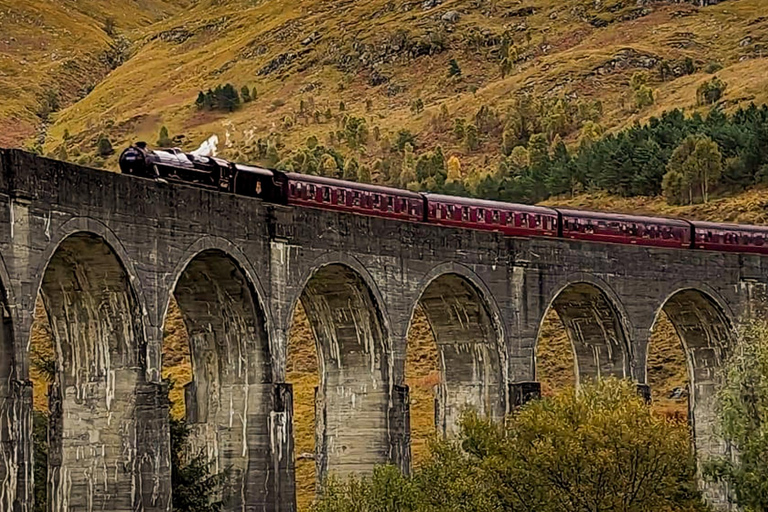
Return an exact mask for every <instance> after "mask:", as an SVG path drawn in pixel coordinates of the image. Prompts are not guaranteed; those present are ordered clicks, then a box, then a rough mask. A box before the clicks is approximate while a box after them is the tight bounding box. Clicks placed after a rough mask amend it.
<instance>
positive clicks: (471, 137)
mask: <svg viewBox="0 0 768 512" xmlns="http://www.w3.org/2000/svg"><path fill="white" fill-rule="evenodd" d="M464 145H465V146H466V147H467V150H469V151H477V148H479V147H480V135H479V133H478V131H477V127H476V126H475V125H473V124H470V125H468V126H467V127H466V128H465V129H464Z"/></svg>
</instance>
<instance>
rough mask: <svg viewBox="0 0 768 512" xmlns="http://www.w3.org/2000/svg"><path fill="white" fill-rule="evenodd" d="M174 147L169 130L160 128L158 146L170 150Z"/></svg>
mask: <svg viewBox="0 0 768 512" xmlns="http://www.w3.org/2000/svg"><path fill="white" fill-rule="evenodd" d="M172 145H173V141H171V138H170V137H169V136H168V128H166V127H165V126H163V127H161V128H160V134H159V136H158V138H157V146H158V147H161V148H169V147H171V146H172Z"/></svg>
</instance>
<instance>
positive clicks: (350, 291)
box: [291, 255, 395, 482]
mask: <svg viewBox="0 0 768 512" xmlns="http://www.w3.org/2000/svg"><path fill="white" fill-rule="evenodd" d="M302 283H303V284H302V287H301V293H300V295H299V296H297V297H296V298H295V299H294V300H293V301H292V308H291V309H292V310H295V309H296V305H297V303H298V302H299V301H301V304H302V306H303V308H304V311H305V312H306V315H307V318H308V320H309V324H310V327H311V330H312V334H313V336H314V339H315V344H316V350H317V357H318V368H319V373H320V381H319V386H318V387H317V389H316V390H315V467H316V477H317V479H318V482H322V479H323V478H324V477H325V476H326V475H327V474H328V473H333V474H335V475H338V476H341V477H344V476H346V475H349V474H354V473H360V472H367V471H370V470H371V469H372V468H373V467H374V466H375V465H377V464H384V463H388V462H391V461H392V460H393V458H395V457H394V455H393V452H392V446H393V440H392V438H391V428H390V427H391V421H392V406H391V400H390V396H391V387H392V383H391V381H392V379H391V367H390V365H391V359H390V357H389V351H388V348H389V324H388V322H387V319H386V312H385V310H384V307H383V301H382V299H381V295H380V294H379V292H378V290H377V287H376V286H375V285H374V284H373V280H372V278H371V276H370V275H369V274H368V273H367V272H365V270H364V269H363V267H362V265H360V264H359V262H356V261H354V260H352V261H350V259H349V258H338V259H337V258H335V257H333V256H332V255H326V256H325V257H323V258H321V259H319V260H317V261H316V262H315V264H314V265H312V267H310V270H309V271H308V272H307V273H306V274H305V276H304V279H303V280H302Z"/></svg>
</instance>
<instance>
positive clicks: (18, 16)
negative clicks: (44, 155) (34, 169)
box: [0, 0, 188, 146]
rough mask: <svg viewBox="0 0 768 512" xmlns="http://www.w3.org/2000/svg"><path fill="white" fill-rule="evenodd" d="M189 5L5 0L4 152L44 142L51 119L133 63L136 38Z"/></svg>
mask: <svg viewBox="0 0 768 512" xmlns="http://www.w3.org/2000/svg"><path fill="white" fill-rule="evenodd" d="M187 3H188V2H185V1H184V0H171V1H166V0H137V1H130V2H120V1H116V0H61V1H51V0H29V1H25V2H19V1H15V0H0V146H21V145H32V144H34V143H35V142H36V140H37V138H38V137H40V139H41V140H44V138H45V128H46V125H47V124H49V123H50V122H51V121H52V119H50V118H49V114H53V113H54V112H55V111H57V110H59V109H61V108H65V107H67V106H69V105H71V104H73V103H74V102H76V101H79V100H81V99H83V98H85V97H86V96H87V95H88V94H89V93H90V92H91V91H92V90H93V88H94V87H96V86H97V85H98V84H99V83H100V82H101V81H102V80H103V79H104V78H105V77H106V76H107V75H108V74H109V73H110V71H111V70H113V69H114V68H116V67H118V66H119V65H120V64H122V62H123V61H124V60H125V59H127V58H129V56H130V51H129V46H130V40H131V39H133V38H135V37H137V36H138V34H140V33H141V31H142V30H143V29H145V28H147V27H149V26H150V25H152V24H153V23H156V22H157V21H159V20H161V19H163V18H165V17H167V16H171V15H174V14H178V13H179V12H180V11H181V8H182V7H184V6H185V5H186V4H187Z"/></svg>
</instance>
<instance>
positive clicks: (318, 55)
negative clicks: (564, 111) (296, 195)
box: [45, 0, 768, 173]
mask: <svg viewBox="0 0 768 512" xmlns="http://www.w3.org/2000/svg"><path fill="white" fill-rule="evenodd" d="M168 3H170V2H168ZM638 4H641V5H638ZM762 4H763V2H762V1H761V0H727V1H725V2H722V3H720V4H718V5H714V6H709V7H704V8H699V7H696V6H694V5H692V4H690V3H677V2H674V3H673V2H651V1H644V2H636V1H635V0H632V1H629V0H611V1H605V2H594V1H592V0H570V1H568V2H555V1H552V0H496V1H494V2H476V1H475V0H444V1H441V0H427V1H423V2H392V1H390V0H372V1H369V2H352V1H321V0H301V1H295V2H276V1H258V2H253V1H250V0H249V1H245V0H243V1H239V0H230V1H227V2H202V1H201V2H197V3H195V4H194V6H193V7H191V8H189V9H187V10H184V11H181V12H179V13H178V14H177V15H175V16H171V17H169V18H167V19H164V20H161V21H158V22H156V23H154V24H152V25H151V26H148V27H144V28H142V29H141V30H139V29H138V28H134V29H133V32H129V35H131V36H132V40H133V45H132V47H131V51H130V58H128V60H127V61H126V62H125V63H123V64H122V65H120V66H119V67H117V68H116V69H115V70H114V71H112V72H111V73H109V74H108V75H107V76H106V77H105V78H104V80H102V81H100V82H99V83H97V84H95V87H94V88H93V90H92V91H91V92H90V94H88V95H87V96H85V97H84V98H83V99H82V100H80V101H78V102H77V103H76V104H74V105H73V106H71V107H69V108H66V109H64V110H62V111H61V112H60V113H58V114H56V115H54V116H53V119H54V120H55V122H54V124H53V125H52V126H51V127H50V129H49V130H48V132H47V135H48V136H47V138H46V143H45V151H47V152H52V153H54V154H59V153H62V147H63V148H65V149H66V153H67V154H68V155H70V158H72V159H80V160H81V161H82V162H83V163H92V164H94V165H106V166H107V167H112V168H114V167H115V163H116V155H115V154H113V155H111V156H108V155H107V158H106V159H105V160H104V159H102V158H97V157H95V153H96V142H97V139H98V138H99V136H101V135H102V134H104V135H106V136H108V137H109V138H110V140H111V141H112V144H113V146H114V147H115V148H117V149H119V148H121V147H123V146H124V145H126V144H127V143H129V142H130V141H132V140H135V139H137V138H141V139H146V140H148V141H150V142H155V141H156V140H157V136H158V132H159V130H160V128H161V126H163V125H165V126H167V127H168V129H169V133H170V135H171V136H177V137H178V138H177V139H176V140H177V142H179V143H180V145H182V146H184V147H187V148H192V147H194V146H196V144H197V143H199V142H200V141H201V140H202V139H203V138H205V137H207V136H208V135H210V134H211V133H216V134H218V135H219V137H220V138H221V140H222V141H226V143H225V146H226V147H225V148H224V154H225V156H231V157H234V158H241V159H246V160H254V159H259V158H260V157H264V155H263V153H262V154H259V153H258V152H257V151H256V150H255V147H256V142H257V139H259V138H261V139H264V140H265V141H266V140H267V139H270V140H271V141H272V142H273V143H274V145H275V146H276V147H277V149H278V150H279V154H280V157H284V156H286V155H287V154H289V153H290V152H291V150H293V149H295V148H298V147H301V146H303V145H304V142H305V141H306V139H307V138H308V137H309V136H311V135H314V136H316V137H317V138H318V140H319V141H320V142H321V143H323V144H327V145H329V146H332V147H335V148H336V149H337V150H338V151H339V152H341V153H343V154H345V155H348V156H350V157H351V156H353V157H355V158H356V159H357V160H359V161H360V162H361V163H369V164H372V163H373V162H374V161H375V160H376V159H378V158H383V157H384V156H385V153H386V149H382V147H381V146H382V144H380V142H381V141H382V140H385V139H387V140H388V142H389V143H392V141H393V139H394V138H395V137H396V134H397V132H398V131H400V130H401V129H408V130H410V131H411V132H412V133H413V134H415V135H416V146H417V151H419V152H420V151H423V150H426V149H429V148H432V147H434V146H436V145H438V144H440V145H441V146H442V148H443V150H444V151H445V153H446V154H451V155H454V154H455V155H457V156H458V157H459V158H460V159H461V162H462V164H463V169H464V171H465V173H466V172H467V171H468V170H470V169H475V170H477V169H483V168H486V167H488V166H492V165H495V161H496V158H497V155H498V154H499V148H500V145H501V137H500V134H499V133H483V132H481V134H480V141H479V145H478V146H477V147H476V148H473V149H472V150H468V149H467V148H466V147H465V145H464V144H463V143H462V142H461V141H458V140H456V138H455V137H454V136H453V132H452V127H453V123H454V119H456V118H464V119H468V120H472V119H473V118H475V116H476V113H477V112H478V110H479V109H480V107H482V106H486V107H489V108H490V109H491V110H492V111H493V112H494V113H495V114H496V115H497V116H499V117H502V118H503V117H504V116H505V115H506V114H505V113H507V112H508V111H509V109H510V108H511V107H512V106H513V105H514V104H515V102H516V101H519V99H520V97H521V94H522V93H525V94H528V95H530V96H531V97H533V98H536V99H537V100H540V101H542V102H544V104H543V105H542V106H541V107H540V109H541V110H542V112H541V113H542V114H544V115H547V116H550V117H553V118H555V119H556V118H557V116H558V115H559V113H558V108H561V107H562V105H563V103H562V102H563V101H565V102H566V103H567V104H568V108H575V109H579V112H581V114H579V115H577V116H576V117H575V118H573V119H570V120H569V123H568V126H563V127H562V130H560V131H559V133H560V134H561V135H562V136H563V138H565V139H566V140H568V139H571V138H573V137H575V136H576V134H577V133H578V129H579V128H580V126H581V125H582V124H583V123H584V122H585V121H586V120H588V119H599V122H600V124H601V125H602V126H603V127H604V128H606V129H616V128H620V127H624V126H627V125H629V124H631V123H633V122H635V121H636V120H643V119H647V118H649V117H650V116H651V115H656V114H659V113H661V112H663V111H665V110H668V109H670V108H673V107H690V108H694V107H695V105H696V89H697V87H698V86H699V85H700V84H702V83H703V82H705V81H706V80H708V79H710V78H711V77H712V76H713V74H712V73H711V72H712V71H717V76H718V77H720V78H721V79H722V80H724V81H725V82H726V83H727V84H729V86H728V89H727V91H726V93H725V96H724V98H723V99H722V102H721V103H722V104H723V105H724V106H725V107H726V108H733V107H735V106H736V105H739V104H744V103H747V102H750V101H756V102H758V103H759V102H764V101H765V100H766V99H768V92H766V91H768V88H767V87H766V82H767V81H768V76H766V75H765V73H762V72H761V71H762V69H763V68H764V66H765V63H766V58H768V57H766V56H764V49H765V40H766V30H768V18H766V17H765V16H761V9H760V7H761V5H762ZM157 6H159V7H156V8H157V9H158V12H161V13H162V12H165V11H163V8H164V7H166V6H165V4H162V3H160V2H157ZM169 9H170V8H169ZM137 24H139V22H136V23H134V25H137ZM91 25H93V23H91ZM128 28H132V27H128ZM94 30H96V29H94ZM96 32H98V30H96ZM96 36H101V39H99V37H96ZM94 38H95V39H94V41H93V45H95V46H98V45H99V44H102V45H103V44H104V43H105V41H104V37H103V34H95V35H94ZM505 58H506V60H505ZM452 59H455V61H456V63H457V66H458V69H459V70H460V75H459V76H453V77H449V76H448V75H449V69H450V65H449V62H450V61H451V60H452ZM502 68H504V69H503V70H502ZM502 71H503V72H502ZM638 72H642V73H644V74H645V78H644V81H645V82H646V83H647V86H648V87H649V88H650V89H651V90H652V94H653V97H654V102H653V104H651V105H644V106H642V107H638V106H637V104H636V98H635V95H636V93H635V92H634V91H633V89H632V88H631V86H630V81H631V78H632V76H633V75H635V74H637V73H638ZM225 83H231V84H233V85H234V86H235V88H236V89H237V90H238V91H239V90H240V88H241V87H242V86H247V87H248V88H249V90H250V91H252V90H253V88H255V89H256V91H257V98H256V99H255V100H253V101H251V102H249V103H246V104H243V105H242V106H241V107H240V108H238V109H237V110H235V111H234V112H226V111H218V110H208V109H202V110H199V109H198V108H197V107H196V106H195V100H196V98H197V96H198V93H199V92H200V91H206V90H208V89H213V88H215V87H216V86H217V85H222V84H225ZM418 100H421V105H423V107H422V106H420V105H414V102H418ZM558 101H559V102H560V103H558ZM547 102H549V103H547ZM341 103H343V111H342V105H341ZM558 105H559V106H558ZM412 107H413V108H412ZM422 108H423V111H422ZM590 110H592V112H590ZM344 116H357V117H359V118H361V119H365V120H366V123H367V128H368V130H369V132H375V133H376V134H379V135H378V136H376V135H374V136H372V137H370V139H376V138H378V139H379V140H378V141H374V140H369V141H368V142H367V143H366V144H364V145H362V146H358V145H353V144H347V143H345V141H341V140H339V137H337V136H336V135H337V134H334V136H332V135H331V132H337V131H338V129H339V127H340V123H342V122H343V117H344ZM553 122H554V121H553ZM65 134H67V135H68V138H67V141H66V142H65V141H64V140H63V139H64V136H65ZM346 142H348V141H346ZM262 159H263V158H262Z"/></svg>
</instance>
